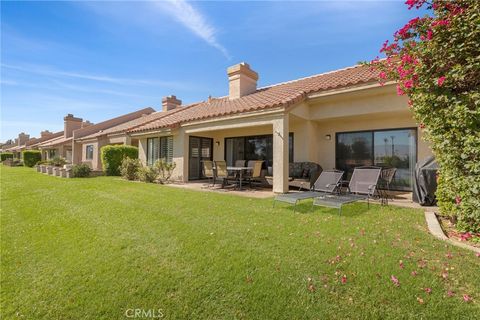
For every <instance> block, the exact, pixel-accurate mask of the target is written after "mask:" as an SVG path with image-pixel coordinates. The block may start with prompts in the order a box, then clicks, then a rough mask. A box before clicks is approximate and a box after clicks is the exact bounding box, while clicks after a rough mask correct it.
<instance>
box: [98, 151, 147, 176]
mask: <svg viewBox="0 0 480 320" xmlns="http://www.w3.org/2000/svg"><path fill="white" fill-rule="evenodd" d="M100 153H101V158H102V166H103V171H104V172H105V174H106V175H107V176H119V175H120V166H121V165H122V161H123V159H124V158H126V157H128V158H131V159H137V158H138V148H137V147H132V146H125V145H120V146H105V147H102V149H101V151H100Z"/></svg>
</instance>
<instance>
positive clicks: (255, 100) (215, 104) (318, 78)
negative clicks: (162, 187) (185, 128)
mask: <svg viewBox="0 0 480 320" xmlns="http://www.w3.org/2000/svg"><path fill="white" fill-rule="evenodd" d="M377 75H378V72H375V71H373V70H371V69H370V67H367V66H359V65H357V66H353V67H350V68H346V69H341V70H336V71H332V72H327V73H322V74H318V75H314V76H311V77H307V78H302V79H298V80H294V81H289V82H284V83H280V84H276V85H271V86H268V87H263V88H259V89H257V91H255V92H254V93H252V94H249V95H246V96H243V97H241V98H239V99H235V100H229V99H228V97H221V98H214V99H210V101H202V102H199V103H196V104H192V105H189V106H186V107H183V108H181V110H182V111H181V112H177V113H174V114H172V115H169V116H166V117H162V118H161V119H158V120H155V121H151V122H149V123H146V124H143V125H140V126H138V127H136V128H133V129H130V130H129V131H128V132H142V131H149V130H155V129H160V128H166V127H175V126H178V125H180V124H181V123H185V122H189V121H195V120H202V119H208V118H213V117H219V116H226V115H230V114H237V113H243V112H249V111H255V110H262V109H269V108H276V107H287V106H289V105H292V104H295V103H298V102H300V101H302V100H304V99H305V98H306V96H307V94H309V93H313V92H318V91H324V90H329V89H335V88H341V87H348V86H352V85H357V84H361V83H366V82H373V81H377V79H378V78H377Z"/></svg>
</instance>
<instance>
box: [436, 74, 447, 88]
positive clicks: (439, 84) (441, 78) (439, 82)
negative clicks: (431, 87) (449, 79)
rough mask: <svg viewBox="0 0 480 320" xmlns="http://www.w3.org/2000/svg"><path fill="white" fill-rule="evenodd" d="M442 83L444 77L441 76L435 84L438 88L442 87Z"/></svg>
mask: <svg viewBox="0 0 480 320" xmlns="http://www.w3.org/2000/svg"><path fill="white" fill-rule="evenodd" d="M443 82H445V76H441V77H440V78H438V80H437V84H438V86H439V87H441V86H442V85H443Z"/></svg>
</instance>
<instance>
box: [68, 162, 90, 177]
mask: <svg viewBox="0 0 480 320" xmlns="http://www.w3.org/2000/svg"><path fill="white" fill-rule="evenodd" d="M91 171H92V169H90V167H89V166H88V165H86V164H84V163H83V164H76V165H74V166H73V167H72V175H73V177H74V178H86V177H88V176H90V172H91Z"/></svg>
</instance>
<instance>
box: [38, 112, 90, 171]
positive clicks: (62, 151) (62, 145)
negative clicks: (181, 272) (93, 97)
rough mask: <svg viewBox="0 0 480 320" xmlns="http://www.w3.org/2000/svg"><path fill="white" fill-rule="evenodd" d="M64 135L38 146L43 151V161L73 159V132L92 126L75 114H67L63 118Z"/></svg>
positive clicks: (70, 160) (57, 135) (58, 135)
mask: <svg viewBox="0 0 480 320" xmlns="http://www.w3.org/2000/svg"><path fill="white" fill-rule="evenodd" d="M63 124H64V125H63V131H62V134H58V133H57V134H56V136H55V137H53V138H51V139H48V140H46V141H43V142H41V143H39V144H38V145H36V147H37V148H38V149H40V151H42V160H50V159H53V158H55V157H60V158H65V159H66V160H67V161H68V162H72V159H73V132H74V131H75V130H78V129H82V128H86V127H89V126H91V125H92V123H90V122H89V121H83V119H82V118H76V117H74V116H73V114H67V115H66V116H65V117H64V118H63Z"/></svg>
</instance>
